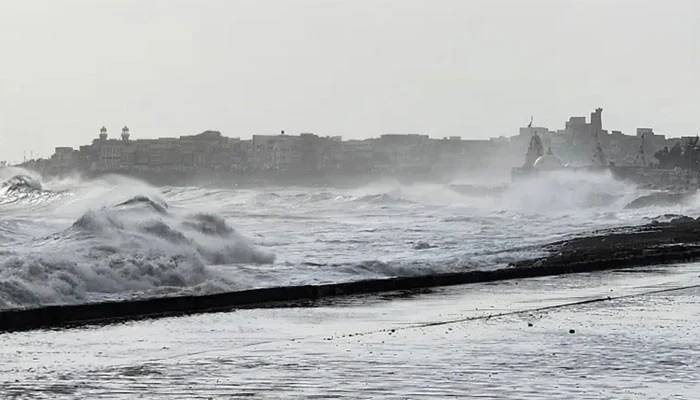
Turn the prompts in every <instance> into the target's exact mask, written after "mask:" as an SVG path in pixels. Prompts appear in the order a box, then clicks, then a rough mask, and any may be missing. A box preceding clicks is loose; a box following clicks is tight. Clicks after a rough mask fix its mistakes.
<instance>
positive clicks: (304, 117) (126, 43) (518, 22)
mask: <svg viewBox="0 0 700 400" xmlns="http://www.w3.org/2000/svg"><path fill="white" fill-rule="evenodd" d="M0 34H1V35H0V43H2V48H3V49H4V57H3V63H2V65H0V160H20V159H21V158H22V155H23V152H24V151H26V152H27V156H29V152H30V151H33V152H34V154H35V156H48V155H49V154H50V153H51V152H52V151H53V148H54V147H56V146H74V147H76V146H78V145H80V144H85V143H88V142H90V141H91V140H92V139H93V138H94V137H96V136H97V133H98V130H99V128H100V127H101V126H102V125H105V126H107V127H108V128H109V131H110V135H111V136H114V137H116V136H118V134H119V132H120V129H121V127H122V126H124V125H128V126H129V128H130V129H131V132H132V137H133V138H135V139H138V138H153V137H162V136H179V135H186V134H193V133H198V132H201V131H204V130H207V129H213V130H219V131H221V132H222V133H223V134H225V135H227V136H233V137H243V138H246V137H250V136H251V134H254V133H278V132H279V131H280V130H282V129H284V130H285V131H287V132H289V133H298V132H314V133H317V134H319V135H342V136H343V137H344V138H345V139H351V138H363V137H371V136H378V135H380V134H382V133H425V134H429V135H431V136H433V137H443V136H462V137H465V138H474V139H481V138H488V137H494V136H501V135H513V134H516V133H517V129H518V127H520V126H524V125H526V124H527V122H528V121H529V119H530V116H531V115H533V116H534V123H535V125H537V126H546V127H549V128H552V129H558V128H562V127H563V124H564V121H565V120H566V119H567V118H568V117H569V116H570V115H577V116H588V113H590V112H591V111H592V110H593V109H594V108H595V107H598V106H601V107H603V109H604V111H603V126H604V127H605V128H606V129H609V130H612V129H617V130H623V131H624V132H626V133H628V134H634V130H635V128H637V127H653V128H654V129H655V131H657V132H659V133H664V134H667V135H671V136H681V135H695V134H696V132H697V130H698V127H699V126H700V123H698V119H697V115H698V113H699V112H700V99H698V88H700V78H699V77H698V70H700V68H699V67H700V51H699V49H700V45H699V44H698V39H697V38H698V37H700V5H698V4H697V3H696V2H693V1H672V2H665V3H660V2H652V1H616V2H609V1H602V0H589V1H554V0H550V1H528V2H521V1H513V0H502V1H470V2H463V1H442V2H439V3H435V2H429V1H417V0H410V1H407V0H404V1H354V2H348V1H345V2H341V1H284V2H282V1H275V2H265V3H264V4H262V3H261V2H255V1H206V2H199V1H149V2H143V1H101V2H93V1H86V0H75V1H60V2H50V1H23V2H19V1H15V2H3V3H2V4H0Z"/></svg>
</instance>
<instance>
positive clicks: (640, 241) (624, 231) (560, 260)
mask: <svg viewBox="0 0 700 400" xmlns="http://www.w3.org/2000/svg"><path fill="white" fill-rule="evenodd" d="M544 249H545V250H546V251H547V252H548V253H549V254H548V255H547V256H544V257H541V258H536V259H529V260H523V261H518V262H515V263H512V264H511V265H510V266H508V267H505V268H500V269H496V270H487V271H480V270H476V271H474V270H472V271H464V272H453V273H444V274H433V275H424V276H411V277H391V278H381V279H368V280H360V281H353V282H342V283H329V284H321V285H299V286H282V287H272V288H262V289H249V290H243V291H235V292H224V293H217V294H209V295H196V296H193V295H187V296H173V297H161V298H150V299H140V300H120V301H108V302H96V303H84V304H67V305H49V306H40V307H36V308H24V309H17V308H15V309H8V310H3V311H0V332H11V331H25V330H34V329H41V328H56V327H70V326H80V325H88V324H109V323H115V322H122V321H129V320H138V319H149V318H163V317H171V316H179V315H190V314H200V313H212V312H224V311H230V310H235V309H247V308H265V307H298V306H304V305H307V304H305V303H306V302H311V303H313V302H315V301H318V300H321V299H327V298H338V297H343V296H353V295H366V294H377V293H383V292H394V291H411V290H416V289H428V288H432V287H441V286H455V285H464V284H473V283H484V282H496V281H504V280H512V279H525V278H535V277H543V276H552V275H563V274H574V273H585V272H596V271H605V270H614V269H623V268H634V267H642V266H650V265H660V264H675V263H683V262H691V261H695V260H700V221H698V220H695V219H692V218H690V217H685V218H676V219H674V220H672V221H670V222H652V223H650V224H646V225H641V226H632V227H620V228H613V229H608V230H602V231H596V232H592V233H591V234H590V235H589V236H585V237H579V238H574V239H571V240H566V241H560V242H554V243H550V244H548V245H545V246H544Z"/></svg>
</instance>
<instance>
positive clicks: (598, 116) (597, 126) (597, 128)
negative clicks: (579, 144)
mask: <svg viewBox="0 0 700 400" xmlns="http://www.w3.org/2000/svg"><path fill="white" fill-rule="evenodd" d="M602 114H603V109H602V108H600V107H598V108H596V109H595V111H594V112H592V113H591V134H592V135H593V136H594V137H597V136H598V135H600V134H601V133H603V118H602Z"/></svg>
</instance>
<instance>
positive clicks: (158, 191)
mask: <svg viewBox="0 0 700 400" xmlns="http://www.w3.org/2000/svg"><path fill="white" fill-rule="evenodd" d="M0 185H1V187H0V308H2V309H9V308H22V307H37V306H42V305H49V304H76V303H87V302H95V301H104V300H119V299H135V298H139V299H140V298H151V297H161V296H176V295H183V294H208V293H217V292H224V291H235V290H241V289H249V288H261V287H272V286H286V285H297V284H314V283H331V282H346V281H353V280H360V279H367V278H381V277H394V276H415V275H425V274H432V273H441V272H454V271H465V270H478V269H494V268H503V267H507V266H508V265H509V264H510V263H511V262H513V261H517V260H522V259H526V258H532V257H539V256H542V255H544V253H543V250H542V245H543V244H546V243H549V242H553V241H558V240H562V239H566V238H570V237H574V236H577V235H581V234H587V233H590V232H592V231H595V230H599V229H604V228H608V227H616V226H624V225H636V224H641V223H645V222H649V221H650V220H651V219H652V218H657V217H658V216H662V217H663V215H666V214H688V215H693V216H694V215H696V214H697V213H698V212H697V211H698V209H699V208H700V201H696V199H694V198H692V199H690V200H689V201H687V202H686V203H685V204H682V205H678V206H677V207H673V208H672V209H670V208H669V207H665V208H660V207H659V208H655V207H652V208H643V209H626V208H625V206H626V205H627V204H629V203H630V202H631V201H632V200H634V199H636V198H638V197H639V196H642V195H645V194H648V193H649V191H648V190H644V189H639V188H637V187H636V186H635V185H632V184H628V183H625V182H621V181H618V180H616V179H614V178H613V177H612V176H611V175H610V174H609V173H606V172H597V173H596V172H581V171H579V172H571V171H556V172H551V173H548V174H541V175H538V176H536V177H532V178H530V179H524V180H518V181H516V182H504V181H503V180H499V179H493V180H489V179H484V178H483V177H481V178H480V179H479V181H478V182H473V181H470V180H469V179H468V178H463V179H461V180H455V181H453V182H449V183H434V184H429V183H413V184H402V183H400V182H398V181H396V180H392V179H378V180H376V181H374V182H370V183H368V184H364V185H361V186H358V187H351V188H349V187H331V186H325V187H318V186H312V185H309V186H307V187H302V186H281V185H279V186H262V187H249V186H246V187H236V186H235V185H233V186H232V187H230V188H226V189H220V188H210V187H195V186H188V187H179V186H163V187H157V186H153V185H149V184H147V183H145V182H143V181H139V180H137V179H134V178H129V177H125V176H118V175H106V176H103V177H100V178H95V179H82V178H80V177H77V176H75V177H67V178H60V179H57V178H53V179H50V178H43V177H42V176H40V175H38V174H36V173H34V172H31V171H28V170H23V169H18V168H4V169H2V170H0Z"/></svg>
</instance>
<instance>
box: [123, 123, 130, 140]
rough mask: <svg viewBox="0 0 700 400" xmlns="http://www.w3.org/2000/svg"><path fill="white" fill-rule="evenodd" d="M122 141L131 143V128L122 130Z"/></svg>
mask: <svg viewBox="0 0 700 400" xmlns="http://www.w3.org/2000/svg"><path fill="white" fill-rule="evenodd" d="M122 140H123V141H125V142H128V141H129V128H128V127H126V126H124V127H123V128H122Z"/></svg>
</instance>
